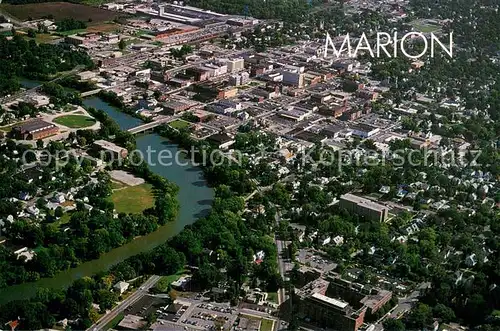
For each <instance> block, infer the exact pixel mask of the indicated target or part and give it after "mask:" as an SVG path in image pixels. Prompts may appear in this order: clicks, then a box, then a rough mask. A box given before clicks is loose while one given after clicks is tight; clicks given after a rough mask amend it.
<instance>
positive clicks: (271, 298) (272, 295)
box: [267, 292, 278, 303]
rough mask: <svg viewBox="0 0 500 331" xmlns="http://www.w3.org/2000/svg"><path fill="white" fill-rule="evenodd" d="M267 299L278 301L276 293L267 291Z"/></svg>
mask: <svg viewBox="0 0 500 331" xmlns="http://www.w3.org/2000/svg"><path fill="white" fill-rule="evenodd" d="M267 301H270V302H274V303H278V293H276V292H268V293H267Z"/></svg>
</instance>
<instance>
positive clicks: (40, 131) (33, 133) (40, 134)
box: [12, 119, 59, 140]
mask: <svg viewBox="0 0 500 331" xmlns="http://www.w3.org/2000/svg"><path fill="white" fill-rule="evenodd" d="M58 132H59V128H58V127H57V125H55V124H52V123H48V122H45V121H42V120H40V119H35V120H31V121H28V122H25V123H23V124H21V125H19V126H16V127H14V128H13V129H12V134H13V136H14V137H15V138H17V139H23V140H38V139H43V138H46V137H48V136H52V135H55V134H57V133H58Z"/></svg>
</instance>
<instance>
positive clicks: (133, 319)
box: [118, 315, 148, 330]
mask: <svg viewBox="0 0 500 331" xmlns="http://www.w3.org/2000/svg"><path fill="white" fill-rule="evenodd" d="M147 324H148V323H147V322H146V321H145V320H144V318H142V317H140V316H136V315H125V317H124V318H123V319H122V320H121V322H120V323H118V328H119V329H121V330H144V328H145V327H146V326H147Z"/></svg>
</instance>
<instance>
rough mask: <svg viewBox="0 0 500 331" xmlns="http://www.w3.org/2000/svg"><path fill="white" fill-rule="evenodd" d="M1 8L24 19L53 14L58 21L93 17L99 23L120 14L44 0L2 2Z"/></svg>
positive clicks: (86, 19) (93, 21)
mask: <svg viewBox="0 0 500 331" xmlns="http://www.w3.org/2000/svg"><path fill="white" fill-rule="evenodd" d="M0 8H1V9H2V10H4V11H5V12H7V13H8V14H10V15H12V16H14V17H16V18H18V19H19V20H22V21H26V20H28V19H30V18H31V19H39V18H43V17H49V16H50V15H52V16H51V17H53V19H54V20H56V21H58V20H61V19H64V18H70V17H72V18H74V19H76V20H80V21H85V22H88V21H89V19H91V20H92V21H91V22H92V23H99V22H105V21H112V20H113V19H114V18H115V17H117V16H118V14H117V13H115V12H112V11H110V10H105V9H101V8H97V7H91V6H85V5H80V4H74V3H68V2H43V3H33V4H27V5H9V4H2V5H0Z"/></svg>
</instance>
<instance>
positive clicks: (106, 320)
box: [87, 276, 161, 331]
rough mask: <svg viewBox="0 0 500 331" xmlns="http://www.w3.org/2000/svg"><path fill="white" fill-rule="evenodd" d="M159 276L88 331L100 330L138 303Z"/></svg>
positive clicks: (146, 283) (147, 282) (149, 280)
mask: <svg viewBox="0 0 500 331" xmlns="http://www.w3.org/2000/svg"><path fill="white" fill-rule="evenodd" d="M160 278H161V277H160V276H151V277H149V279H148V280H147V281H146V282H145V283H144V284H142V286H141V287H140V288H139V289H137V290H136V291H135V292H134V293H133V294H132V295H131V296H129V297H128V298H127V299H125V300H124V301H122V302H121V303H120V304H119V305H118V306H116V307H115V308H114V309H113V310H112V311H111V312H110V313H109V314H106V315H105V316H103V317H102V318H101V319H100V320H99V321H97V323H95V324H94V325H92V326H91V327H90V328H88V329H87V330H88V331H98V330H102V329H103V328H104V327H105V326H106V325H107V324H108V323H109V322H111V321H112V320H113V319H114V318H115V317H116V316H118V314H120V313H121V312H123V311H125V309H127V307H129V306H131V305H132V304H134V303H136V302H137V301H139V300H140V299H141V298H142V297H143V296H144V295H146V294H147V293H148V290H149V289H150V288H151V287H153V286H155V285H156V283H157V282H158V281H159V280H160Z"/></svg>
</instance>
